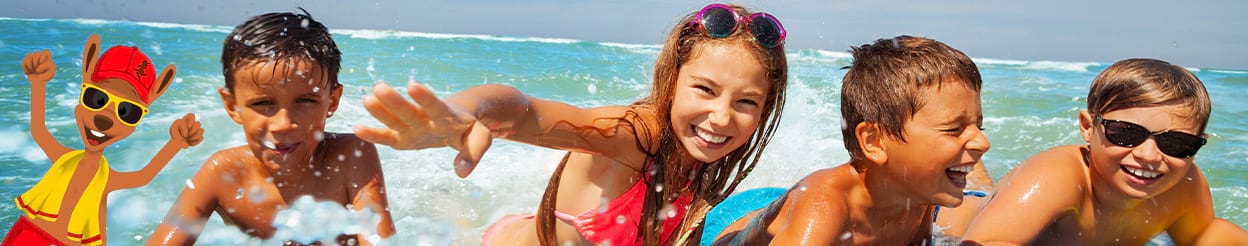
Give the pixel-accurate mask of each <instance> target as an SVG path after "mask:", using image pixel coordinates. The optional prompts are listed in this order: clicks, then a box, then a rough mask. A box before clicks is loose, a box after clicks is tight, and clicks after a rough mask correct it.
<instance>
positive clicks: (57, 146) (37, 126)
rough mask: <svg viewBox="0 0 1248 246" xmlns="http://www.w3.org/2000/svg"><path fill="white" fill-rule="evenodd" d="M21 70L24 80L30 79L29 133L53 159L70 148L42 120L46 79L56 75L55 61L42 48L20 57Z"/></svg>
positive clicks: (43, 116) (49, 53)
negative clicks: (54, 136)
mask: <svg viewBox="0 0 1248 246" xmlns="http://www.w3.org/2000/svg"><path fill="white" fill-rule="evenodd" d="M22 71H23V72H25V73H26V80H29V81H30V135H31V137H34V138H35V143H36V144H38V145H39V148H40V149H43V153H44V154H47V155H48V159H49V160H53V161H55V160H56V158H60V157H61V156H62V155H65V153H68V152H69V151H71V149H69V148H68V147H65V146H64V145H61V143H60V142H57V141H56V138H53V137H52V133H51V132H48V126H47V123H46V122H44V121H45V120H46V114H47V112H46V111H47V107H46V106H47V98H46V96H47V90H48V88H47V87H48V81H49V80H52V77H54V76H56V63H53V62H52V53H51V52H49V51H48V50H43V51H35V52H31V53H29V54H26V58H22Z"/></svg>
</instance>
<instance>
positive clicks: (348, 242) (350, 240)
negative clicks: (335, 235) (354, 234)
mask: <svg viewBox="0 0 1248 246" xmlns="http://www.w3.org/2000/svg"><path fill="white" fill-rule="evenodd" d="M347 245H358V244H356V242H355V239H354V238H348V239H347Z"/></svg>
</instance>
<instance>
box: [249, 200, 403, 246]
mask: <svg viewBox="0 0 1248 246" xmlns="http://www.w3.org/2000/svg"><path fill="white" fill-rule="evenodd" d="M378 223H381V215H378V214H377V213H374V212H373V211H372V209H370V208H365V209H363V210H359V211H355V210H351V209H347V208H345V207H343V206H342V205H339V204H338V203H334V202H317V201H315V200H313V199H312V196H302V197H299V199H296V200H295V202H294V203H292V204H291V207H290V208H287V209H285V210H282V211H279V212H277V215H276V216H274V217H273V227H274V228H276V229H277V231H276V232H274V233H273V237H272V239H274V240H281V241H285V240H290V241H295V242H300V243H304V244H308V243H312V242H315V241H323V242H331V241H333V240H334V239H335V238H337V237H338V235H342V234H355V235H365V238H367V239H369V240H368V241H369V242H370V243H373V244H377V243H381V242H375V241H373V240H372V238H373V237H372V235H376V234H377V232H376V230H377V224H378ZM378 238H380V237H378Z"/></svg>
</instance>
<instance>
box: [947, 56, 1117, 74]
mask: <svg viewBox="0 0 1248 246" xmlns="http://www.w3.org/2000/svg"><path fill="white" fill-rule="evenodd" d="M971 61H974V62H975V64H979V65H980V66H987V67H994V66H995V67H1007V68H1018V69H1027V70H1040V71H1067V72H1089V69H1090V68H1092V67H1094V66H1099V65H1101V64H1100V63H1095V62H1062V61H1021V60H1006V59H991V58H971Z"/></svg>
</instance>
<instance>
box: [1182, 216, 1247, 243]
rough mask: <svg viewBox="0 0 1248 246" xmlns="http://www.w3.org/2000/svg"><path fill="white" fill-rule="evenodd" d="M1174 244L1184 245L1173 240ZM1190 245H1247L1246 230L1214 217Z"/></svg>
mask: <svg viewBox="0 0 1248 246" xmlns="http://www.w3.org/2000/svg"><path fill="white" fill-rule="evenodd" d="M1175 244H1178V245H1184V244H1182V243H1178V241H1177V240H1176V241H1175ZM1191 245H1248V231H1244V229H1243V228H1239V226H1236V225H1235V224H1234V223H1231V222H1230V221H1226V220H1224V219H1221V218H1214V219H1213V222H1212V223H1209V226H1208V227H1205V231H1204V232H1202V233H1200V237H1198V238H1197V239H1196V241H1195V242H1194V243H1192V244H1191Z"/></svg>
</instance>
